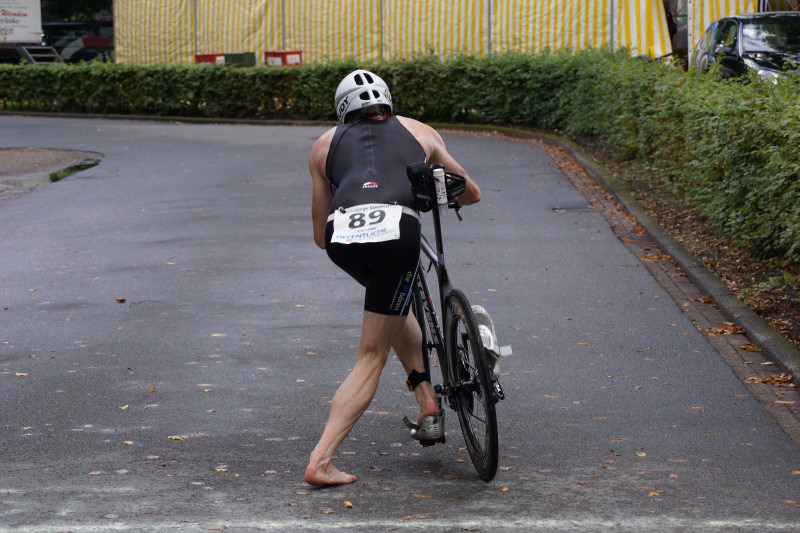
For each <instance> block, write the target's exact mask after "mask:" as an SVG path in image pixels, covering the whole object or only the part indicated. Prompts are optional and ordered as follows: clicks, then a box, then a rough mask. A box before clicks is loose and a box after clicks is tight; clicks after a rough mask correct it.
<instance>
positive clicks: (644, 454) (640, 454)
mask: <svg viewBox="0 0 800 533" xmlns="http://www.w3.org/2000/svg"><path fill="white" fill-rule="evenodd" d="M636 457H647V454H646V453H645V452H636Z"/></svg>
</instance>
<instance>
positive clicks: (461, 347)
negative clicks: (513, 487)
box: [445, 289, 498, 482]
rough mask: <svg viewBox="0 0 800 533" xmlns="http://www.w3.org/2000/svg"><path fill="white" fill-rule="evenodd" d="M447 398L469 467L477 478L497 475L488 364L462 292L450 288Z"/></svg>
mask: <svg viewBox="0 0 800 533" xmlns="http://www.w3.org/2000/svg"><path fill="white" fill-rule="evenodd" d="M445 323H446V329H445V331H446V336H447V337H446V339H445V350H446V352H447V357H448V358H449V359H448V367H449V371H450V379H449V382H450V388H451V390H450V391H449V396H450V398H451V401H452V404H453V408H454V409H455V411H456V412H457V413H458V421H459V422H460V424H461V431H462V433H463V434H464V441H465V443H466V445H467V451H468V452H469V456H470V459H471V460H472V464H473V466H474V467H475V470H476V471H477V472H478V475H479V476H480V478H481V479H482V480H484V481H486V482H489V481H491V480H492V479H493V478H494V476H495V474H497V454H498V443H497V413H496V411H495V400H494V395H493V392H492V380H491V378H490V372H492V371H491V370H490V369H489V365H488V363H487V362H486V354H485V353H484V349H483V342H482V341H481V335H480V331H479V330H478V323H477V321H476V319H475V315H474V314H473V312H472V307H471V306H470V305H469V301H468V300H467V297H466V296H465V295H464V293H463V292H461V291H459V290H458V289H453V290H452V291H451V292H450V294H448V295H447V298H445Z"/></svg>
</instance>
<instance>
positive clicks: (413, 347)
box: [305, 70, 481, 485]
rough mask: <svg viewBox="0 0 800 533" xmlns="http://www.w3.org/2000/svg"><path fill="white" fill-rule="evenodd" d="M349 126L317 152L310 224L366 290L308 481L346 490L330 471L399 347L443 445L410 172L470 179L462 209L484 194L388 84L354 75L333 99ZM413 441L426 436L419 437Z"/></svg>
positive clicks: (427, 421) (331, 134) (330, 135)
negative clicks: (435, 168) (346, 368)
mask: <svg viewBox="0 0 800 533" xmlns="http://www.w3.org/2000/svg"><path fill="white" fill-rule="evenodd" d="M334 102H335V105H336V113H337V116H338V118H339V121H340V122H341V125H339V126H337V127H335V128H332V129H330V130H329V131H327V132H326V133H324V134H323V135H322V136H321V137H320V138H319V139H318V140H317V141H316V142H315V143H314V146H313V147H312V148H311V154H310V156H309V171H310V172H311V178H312V187H313V190H312V200H311V218H312V223H313V226H314V241H315V242H316V244H317V245H318V246H319V247H320V248H323V249H325V250H326V251H327V253H328V256H329V257H330V258H331V260H332V261H333V262H334V263H335V264H336V265H337V266H339V267H340V268H342V269H343V270H345V271H346V272H347V273H348V274H349V275H351V276H352V277H353V278H354V279H355V280H356V281H358V282H359V283H360V284H361V285H363V286H364V287H365V288H366V295H365V299H364V316H363V322H362V328H361V340H360V343H359V347H358V352H357V355H356V364H355V366H354V367H353V369H352V371H351V372H350V374H349V375H348V376H347V378H346V379H345V380H344V382H342V384H341V386H340V387H339V389H338V390H337V391H336V394H335V395H334V396H333V401H332V402H331V408H330V413H329V415H328V421H327V423H326V424H325V429H324V430H323V433H322V436H321V437H320V440H319V442H318V443H317V445H316V447H315V448H314V450H313V451H312V452H311V457H310V459H309V463H308V466H307V467H306V471H305V481H306V482H307V483H309V484H311V485H340V484H346V483H352V482H354V481H356V479H357V478H356V476H354V475H351V474H347V473H344V472H341V471H339V470H338V469H336V468H335V467H334V466H333V465H332V464H331V458H332V457H333V454H334V453H335V451H336V449H337V448H338V447H339V445H340V444H341V443H342V441H343V440H344V439H345V437H346V436H347V434H348V433H349V432H350V430H351V429H352V428H353V426H355V424H356V422H357V421H358V419H359V418H360V417H361V415H362V414H363V413H364V411H366V409H367V407H368V406H369V404H370V402H371V401H372V398H373V397H374V395H375V391H376V390H377V387H378V380H379V378H380V374H381V371H382V370H383V367H384V365H385V364H386V360H387V358H388V355H389V350H390V349H391V348H394V351H395V353H396V354H397V357H398V358H399V359H400V362H401V363H402V364H403V368H404V369H405V371H406V373H407V374H408V375H409V379H408V381H407V382H406V383H407V385H408V387H409V389H410V390H413V391H414V393H415V395H416V400H417V403H418V404H419V407H420V415H419V419H418V424H419V426H418V429H419V428H423V429H426V430H429V432H428V434H431V432H433V434H436V432H437V431H438V433H439V434H441V436H442V437H443V429H442V420H441V416H442V415H443V413H440V410H439V406H438V402H437V400H436V392H435V391H434V389H433V386H432V385H431V383H430V376H429V375H427V374H426V373H425V369H424V363H423V359H422V351H421V343H422V333H421V331H420V329H419V325H418V323H417V321H416V319H415V318H414V316H413V314H412V313H409V304H410V300H411V294H410V290H411V286H412V282H413V280H414V276H415V275H416V271H417V266H418V264H419V254H420V221H419V213H418V212H417V210H416V207H415V200H414V196H413V193H412V191H411V184H410V182H409V180H408V177H407V175H406V166H408V165H409V164H411V163H416V162H420V161H426V162H427V163H429V164H433V163H441V164H443V165H444V166H445V167H446V168H447V169H448V170H452V171H453V172H456V173H458V174H461V175H463V176H465V177H466V178H467V188H466V190H465V191H464V192H463V193H462V194H461V195H460V196H458V198H457V199H458V201H459V202H460V203H461V204H464V205H467V204H472V203H475V202H477V201H479V200H480V197H481V192H480V189H479V188H478V186H477V185H476V184H475V182H474V181H472V180H471V179H470V178H469V177H468V176H467V173H466V172H465V171H464V169H463V168H462V167H461V165H459V164H458V162H456V160H455V159H453V157H452V156H451V155H450V154H449V153H448V152H447V149H446V148H445V144H444V141H443V140H442V137H441V136H440V135H439V134H438V133H437V132H436V130H434V129H433V128H431V127H430V126H428V125H426V124H423V123H421V122H419V121H417V120H414V119H411V118H407V117H401V116H393V115H392V97H391V95H390V93H389V88H388V86H387V85H386V83H384V81H383V80H382V79H381V78H379V77H378V76H376V75H375V74H373V73H371V72H369V71H366V70H356V71H354V72H351V73H350V74H348V75H347V76H346V77H345V78H344V79H343V80H342V82H341V83H340V84H339V86H338V88H337V89H336V95H335V99H334ZM412 436H415V438H417V439H418V440H420V437H419V436H418V435H416V434H415V430H414V429H412Z"/></svg>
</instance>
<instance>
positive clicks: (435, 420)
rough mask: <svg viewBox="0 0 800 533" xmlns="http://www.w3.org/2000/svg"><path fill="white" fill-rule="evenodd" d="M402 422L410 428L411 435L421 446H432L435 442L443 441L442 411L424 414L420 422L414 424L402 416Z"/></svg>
mask: <svg viewBox="0 0 800 533" xmlns="http://www.w3.org/2000/svg"><path fill="white" fill-rule="evenodd" d="M403 423H404V424H405V425H406V427H408V428H409V429H410V430H411V437H412V438H414V439H415V440H418V441H419V442H420V444H422V445H423V446H433V445H434V444H436V443H437V442H444V441H445V440H444V411H442V412H441V413H440V414H438V415H430V416H426V417H425V418H423V419H422V423H421V424H415V423H413V422H412V421H411V420H409V419H408V417H407V416H404V417H403Z"/></svg>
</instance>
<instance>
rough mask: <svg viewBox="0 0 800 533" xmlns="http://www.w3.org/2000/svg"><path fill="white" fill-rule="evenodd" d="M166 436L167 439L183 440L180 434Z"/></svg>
mask: <svg viewBox="0 0 800 533" xmlns="http://www.w3.org/2000/svg"><path fill="white" fill-rule="evenodd" d="M167 438H168V439H169V440H183V437H181V436H179V435H171V436H169V437H167Z"/></svg>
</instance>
